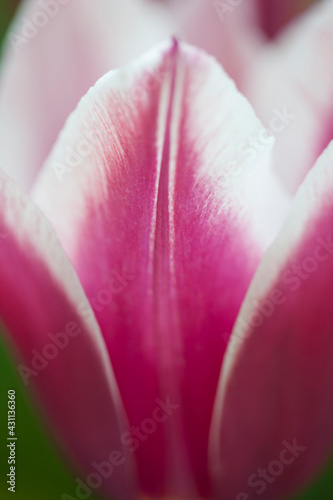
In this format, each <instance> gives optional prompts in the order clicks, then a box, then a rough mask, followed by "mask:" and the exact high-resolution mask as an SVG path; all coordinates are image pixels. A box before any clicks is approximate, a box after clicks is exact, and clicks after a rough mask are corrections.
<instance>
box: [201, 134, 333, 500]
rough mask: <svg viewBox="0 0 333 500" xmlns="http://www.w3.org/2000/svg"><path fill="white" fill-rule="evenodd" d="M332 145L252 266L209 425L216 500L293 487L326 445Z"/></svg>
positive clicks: (332, 364)
mask: <svg viewBox="0 0 333 500" xmlns="http://www.w3.org/2000/svg"><path fill="white" fill-rule="evenodd" d="M332 236H333V143H331V144H330V145H329V147H328V148H327V149H326V150H325V152H324V153H323V155H322V156H321V157H320V159H319V160H318V162H317V164H316V166H315V167H314V168H313V169H312V170H311V172H310V173H309V174H308V176H307V178H306V179H305V181H304V183H303V185H302V186H301V188H300V189H299V191H298V193H297V195H296V197H295V200H294V202H293V205H292V209H291V212H290V215H289V217H288V219H287V221H286V223H285V225H284V227H283V229H282V231H281V233H280V234H279V236H278V237H277V239H276V241H275V242H274V243H273V245H272V246H271V248H269V250H267V253H266V254H265V255H264V257H263V260H262V262H261V264H260V266H259V268H258V270H257V273H256V275H255V277H254V279H253V282H252V284H251V286H250V289H249V291H248V293H247V296H246V299H245V301H244V303H243V306H242V308H241V312H240V314H239V316H238V319H237V322H236V325H235V328H234V330H233V332H232V335H231V338H230V341H229V345H228V348H227V353H226V356H225V358H224V362H223V366H222V372H221V378H220V383H219V389H218V393H217V398H216V404H215V410H214V417H213V422H212V428H211V442H210V451H211V470H212V473H213V477H214V479H215V484H216V489H217V492H218V493H217V494H218V495H221V496H219V497H218V498H222V496H223V498H237V500H246V499H249V498H252V497H253V495H254V494H255V493H256V494H260V498H263V499H274V498H281V496H283V495H285V494H287V493H290V492H291V491H293V490H294V489H295V488H297V487H300V486H301V485H302V484H303V483H304V482H305V481H306V480H308V479H309V477H311V476H312V475H313V474H314V473H315V472H317V471H318V468H319V467H320V466H321V465H322V464H323V461H324V460H325V458H326V457H327V455H328V453H329V451H330V450H331V449H332V443H333V420H332V415H333V395H332V394H333V393H332V384H333V309H332V294H333V279H332V276H333V238H332Z"/></svg>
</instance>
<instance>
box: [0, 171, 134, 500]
mask: <svg viewBox="0 0 333 500" xmlns="http://www.w3.org/2000/svg"><path fill="white" fill-rule="evenodd" d="M0 233H1V235H2V236H3V237H2V239H1V241H0V262H1V264H0V316H1V318H2V321H3V322H4V324H5V326H6V327H7V329H8V332H9V333H8V335H9V340H10V341H11V344H12V345H13V347H14V348H15V350H16V351H17V353H18V355H19V358H20V360H19V364H18V366H19V373H21V375H22V377H23V380H24V382H25V384H26V385H29V386H30V388H32V389H33V390H34V393H35V394H36V396H37V402H38V403H39V405H40V407H41V410H42V413H43V415H44V416H45V418H46V420H47V421H48V424H49V426H50V430H51V431H52V433H53V436H56V440H57V443H58V444H60V447H61V448H63V451H65V453H66V454H67V456H68V458H69V459H70V460H71V461H74V463H75V465H76V467H77V468H78V469H79V472H80V474H81V476H80V477H82V478H85V476H86V475H87V474H89V473H91V472H93V471H94V468H93V466H92V462H93V461H96V462H97V463H99V462H101V461H106V460H109V456H110V454H111V452H112V451H113V450H119V452H120V453H121V454H122V457H123V459H124V460H123V463H122V465H120V466H119V467H115V468H114V472H113V474H112V475H111V476H110V477H109V478H107V479H104V480H103V485H102V487H103V489H104V491H106V492H107V493H108V494H109V495H111V496H113V495H114V497H116V498H119V499H124V500H128V499H131V498H134V494H135V491H136V481H135V467H134V465H133V457H132V455H131V454H129V452H128V448H126V447H123V446H122V443H121V441H120V436H121V434H122V433H123V432H125V431H127V428H128V427H127V424H126V422H127V420H126V418H125V413H124V410H123V406H122V403H121V399H120V396H119V393H118V388H117V384H116V382H115V379H114V374H113V371H112V368H111V365H110V361H109V358H108V355H107V349H106V346H105V344H104V340H103V338H102V335H101V332H100V329H99V327H98V325H97V323H96V319H95V317H94V315H93V313H92V310H91V308H90V306H89V304H88V303H87V298H86V296H85V294H84V292H83V290H82V287H81V285H80V283H79V281H78V278H77V276H76V274H75V272H74V270H73V268H72V266H71V264H70V262H69V260H68V258H67V257H66V256H65V254H64V252H63V250H62V249H61V247H60V244H59V242H58V240H57V238H56V236H55V234H54V231H53V229H52V228H51V226H50V225H49V223H48V222H47V221H46V219H45V217H44V216H43V215H42V214H41V213H40V212H39V210H38V209H37V207H35V206H34V205H33V204H32V202H31V201H30V199H29V198H28V197H27V196H26V195H23V194H22V192H21V191H20V189H19V188H18V187H17V186H16V185H15V184H14V183H12V181H10V180H9V179H7V177H6V176H4V175H3V174H1V176H0ZM79 307H80V309H83V310H84V313H85V314H84V317H83V316H82V314H81V315H80V314H79V312H78V308H79ZM59 332H62V334H60V336H59V335H58V334H59ZM52 335H53V337H52ZM54 335H56V336H57V338H58V342H59V343H60V344H62V346H63V347H59V348H58V349H57V348H55V344H56V342H57V341H56V340H54V338H55V337H54ZM36 353H37V354H36ZM36 356H37V357H38V359H37V361H36V362H33V361H32V360H33V358H34V357H36ZM43 356H44V358H43ZM43 359H44V362H43ZM45 359H47V360H48V361H47V363H46V365H45ZM36 366H37V369H36ZM38 367H39V368H38ZM28 370H30V372H29V371H28ZM18 411H19V410H18Z"/></svg>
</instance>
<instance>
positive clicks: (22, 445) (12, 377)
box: [0, 0, 333, 500]
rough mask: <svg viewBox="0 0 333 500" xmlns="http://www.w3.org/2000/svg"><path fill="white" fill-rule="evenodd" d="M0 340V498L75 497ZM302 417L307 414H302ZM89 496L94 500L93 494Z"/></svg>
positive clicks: (0, 26)
mask: <svg viewBox="0 0 333 500" xmlns="http://www.w3.org/2000/svg"><path fill="white" fill-rule="evenodd" d="M91 1H93V0H91ZM119 1H121V0H119ZM281 1H282V0H281ZM17 3H18V2H16V1H15V0H0V44H1V40H2V38H3V37H4V33H5V30H6V27H7V26H8V22H9V20H10V18H11V16H12V15H13V13H14V10H15V5H16V4H17ZM2 339H3V336H2V335H0V367H1V379H0V460H1V461H0V476H1V478H0V498H1V499H3V500H7V499H10V498H14V499H16V500H30V499H31V500H60V499H61V495H62V494H63V493H68V494H70V495H72V496H75V495H74V491H75V481H74V477H73V476H72V475H71V473H70V471H68V469H67V468H66V466H65V464H64V463H63V462H62V460H61V457H60V456H59V455H58V453H57V451H56V449H55V447H54V446H53V444H52V442H51V441H50V439H49V436H48V435H47V433H46V432H45V430H44V427H43V424H42V422H41V421H40V420H39V418H38V416H37V415H36V413H35V411H34V409H33V408H32V406H31V404H30V401H29V397H28V395H27V394H26V391H25V388H24V386H23V384H22V383H21V381H20V379H19V377H18V375H17V371H16V363H15V362H14V359H13V356H12V355H10V354H9V349H8V348H7V347H6V346H5V343H4V342H3V341H2ZM9 389H15V390H16V404H17V414H16V419H17V438H18V440H17V448H16V453H17V456H16V458H17V463H16V471H17V477H16V493H15V494H13V493H9V492H8V491H7V484H6V480H7V479H6V474H7V471H8V465H7V448H6V437H7V391H8V390H9ZM304 418H307V416H306V415H304ZM332 418H333V415H332ZM258 498H260V496H258ZM90 499H91V500H94V499H93V497H90ZM319 499H320V500H331V499H333V464H332V465H331V466H330V467H329V468H328V469H327V470H326V472H325V473H324V474H323V475H322V477H321V478H320V479H319V480H318V481H317V482H316V484H314V485H313V487H312V488H310V489H309V490H308V491H307V492H305V493H304V494H303V495H301V496H299V497H298V498H297V500H319ZM225 500H229V499H225Z"/></svg>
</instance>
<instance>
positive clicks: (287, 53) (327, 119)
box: [245, 0, 333, 196]
mask: <svg viewBox="0 0 333 500" xmlns="http://www.w3.org/2000/svg"><path fill="white" fill-rule="evenodd" d="M332 54H333V3H332V2H331V1H330V0H329V1H323V2H319V3H318V5H316V6H315V7H314V8H312V9H309V10H308V11H307V13H306V14H304V15H303V16H302V17H300V18H299V19H298V20H297V21H296V22H294V23H293V24H292V25H291V26H290V27H289V28H288V29H287V30H286V31H285V32H284V33H283V34H282V35H281V36H280V38H278V39H277V40H276V43H275V44H274V45H267V47H266V48H265V49H264V50H263V51H262V52H261V55H260V54H258V56H257V59H256V60H255V61H254V62H253V66H252V71H251V72H250V73H249V81H248V82H247V83H246V85H245V87H246V96H247V97H248V98H249V100H250V102H251V104H252V105H253V107H254V109H255V111H256V112H257V113H258V115H259V118H260V119H261V120H262V122H263V123H264V124H265V126H267V128H268V129H269V133H270V134H271V135H274V136H275V138H276V147H275V159H274V162H275V168H276V172H277V173H278V175H279V177H280V178H281V182H282V183H283V185H284V186H285V189H286V190H287V191H288V192H289V193H290V195H291V196H293V195H294V194H295V192H296V191H297V189H298V187H299V186H300V184H301V182H302V181H303V180H304V178H305V176H306V174H307V172H308V171H309V169H310V168H311V167H312V166H313V165H314V163H315V162H316V160H317V158H318V156H319V155H320V154H321V153H322V152H323V150H324V149H325V147H326V146H327V145H328V143H329V141H330V140H331V139H332V138H333V131H332V123H333V107H332V92H333V72H332V71H330V70H328V68H330V67H331V60H332Z"/></svg>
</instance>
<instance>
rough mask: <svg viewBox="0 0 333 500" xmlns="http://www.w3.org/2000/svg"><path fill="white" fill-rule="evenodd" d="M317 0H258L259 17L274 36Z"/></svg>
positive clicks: (265, 29)
mask: <svg viewBox="0 0 333 500" xmlns="http://www.w3.org/2000/svg"><path fill="white" fill-rule="evenodd" d="M314 1H316V0H288V1H287V2H286V1H284V0H282V1H281V0H257V4H258V10H259V17H260V21H261V25H262V28H263V30H264V31H265V33H266V34H267V35H268V36H269V37H270V38H273V37H274V36H276V35H277V33H278V32H279V31H280V30H281V29H282V28H283V27H284V26H285V25H286V24H287V23H288V22H289V21H291V20H292V19H293V17H295V16H297V15H299V14H300V13H301V12H303V11H304V10H305V9H306V8H308V7H309V5H311V3H313V2H314Z"/></svg>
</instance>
